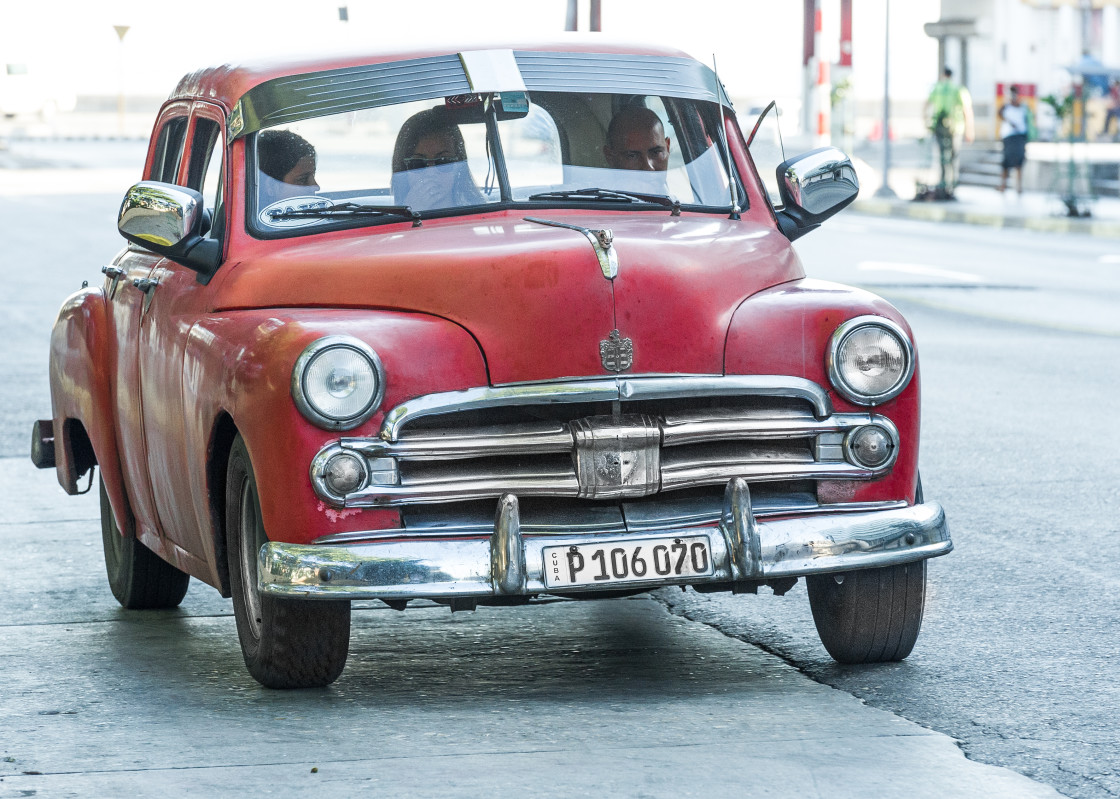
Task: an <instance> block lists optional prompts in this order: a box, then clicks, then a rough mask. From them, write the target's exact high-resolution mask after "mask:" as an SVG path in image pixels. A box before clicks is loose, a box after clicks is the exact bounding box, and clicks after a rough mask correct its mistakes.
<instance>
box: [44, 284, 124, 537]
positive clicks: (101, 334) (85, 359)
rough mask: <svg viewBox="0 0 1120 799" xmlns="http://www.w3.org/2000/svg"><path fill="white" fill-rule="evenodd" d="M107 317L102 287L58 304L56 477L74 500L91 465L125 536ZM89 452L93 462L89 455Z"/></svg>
mask: <svg viewBox="0 0 1120 799" xmlns="http://www.w3.org/2000/svg"><path fill="white" fill-rule="evenodd" d="M106 311H107V300H106V297H105V292H104V291H103V290H102V288H101V287H96V288H94V287H91V288H85V289H82V290H81V291H78V292H75V293H74V294H72V295H70V296H69V297H68V298H67V299H66V301H65V302H64V303H63V305H62V308H61V309H60V310H59V312H58V318H57V320H56V321H55V324H54V328H53V330H52V331H51V354H50V387H51V416H52V418H53V420H54V430H55V473H56V475H57V477H58V483H59V485H61V486H62V488H63V490H64V491H66V493H67V494H79V493H83V492H84V491H85V490H86V489H85V486H83V485H82V480H81V478H82V477H83V476H84V475H85V473H86V472H87V471H89V470H91V469H92V468H93V466H94V463H96V465H97V466H98V467H99V468H100V469H101V478H102V479H103V480H104V481H105V490H106V493H107V494H108V495H109V502H110V504H111V505H112V507H113V515H114V516H115V517H116V521H117V526H118V527H119V529H121V530H130V529H132V528H131V525H132V514H131V512H130V511H129V505H128V499H127V496H126V495H125V491H124V479H123V476H122V474H121V463H120V452H119V450H118V448H117V437H116V433H115V431H114V423H113V420H114V403H113V393H112V383H111V376H112V374H113V368H112V364H111V362H110V360H111V358H112V355H113V354H112V350H111V347H110V345H109V341H110V337H111V331H110V327H109V322H108V318H107V313H106ZM90 449H92V452H93V457H92V458H90V456H89V454H88V451H89V450H90ZM90 479H91V480H92V474H91V475H90Z"/></svg>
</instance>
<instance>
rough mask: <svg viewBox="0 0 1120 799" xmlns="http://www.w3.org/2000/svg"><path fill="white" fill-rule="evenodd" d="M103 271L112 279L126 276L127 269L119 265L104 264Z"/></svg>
mask: <svg viewBox="0 0 1120 799" xmlns="http://www.w3.org/2000/svg"><path fill="white" fill-rule="evenodd" d="M101 271H102V273H103V274H105V275H106V276H107V277H108V278H109V279H110V280H120V279H121V278H122V277H124V276H125V270H124V269H122V268H121V267H119V266H103V267H101Z"/></svg>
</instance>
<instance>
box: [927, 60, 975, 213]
mask: <svg viewBox="0 0 1120 799" xmlns="http://www.w3.org/2000/svg"><path fill="white" fill-rule="evenodd" d="M926 120H927V123H928V124H929V129H930V130H931V131H932V132H933V136H934V138H935V139H936V140H937V149H938V152H939V153H940V156H941V182H940V183H938V185H937V195H938V199H945V200H948V199H952V197H953V191H954V190H955V189H956V188H957V180H958V174H959V165H960V154H961V141H962V140H963V141H968V142H970V141H972V136H973V127H972V97H971V96H970V95H969V93H968V89H966V88H964V87H963V86H959V85H957V84H956V83H954V82H953V70H951V69H949V67H945V69H944V71H943V72H942V76H941V80H939V81H938V82H937V83H936V84H934V87H933V91H931V92H930V94H929V99H928V100H927V101H926Z"/></svg>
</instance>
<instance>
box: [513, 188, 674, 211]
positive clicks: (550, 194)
mask: <svg viewBox="0 0 1120 799" xmlns="http://www.w3.org/2000/svg"><path fill="white" fill-rule="evenodd" d="M529 199H530V200H584V199H587V200H606V201H607V202H626V203H630V202H634V201H635V200H638V201H639V202H643V203H653V204H654V205H660V206H662V207H663V208H671V209H673V216H680V215H681V201H680V200H678V199H677V198H676V197H666V196H665V195H664V194H641V193H640V192H636V191H618V190H616V189H596V188H587V189H567V190H565V191H545V192H541V193H540V194H530V195H529Z"/></svg>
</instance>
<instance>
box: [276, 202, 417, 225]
mask: <svg viewBox="0 0 1120 799" xmlns="http://www.w3.org/2000/svg"><path fill="white" fill-rule="evenodd" d="M367 214H368V215H372V216H399V217H404V218H405V219H411V220H412V226H413V227H420V214H419V213H418V212H416V211H413V210H412V208H411V207H410V206H407V205H361V204H359V203H336V204H335V205H324V206H318V207H313V208H289V209H287V210H284V211H277V212H275V213H271V214H269V215H268V216H269V219H273V220H281V219H307V218H309V217H317V218H319V219H329V218H330V217H332V216H340V217H341V216H363V215H367Z"/></svg>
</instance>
